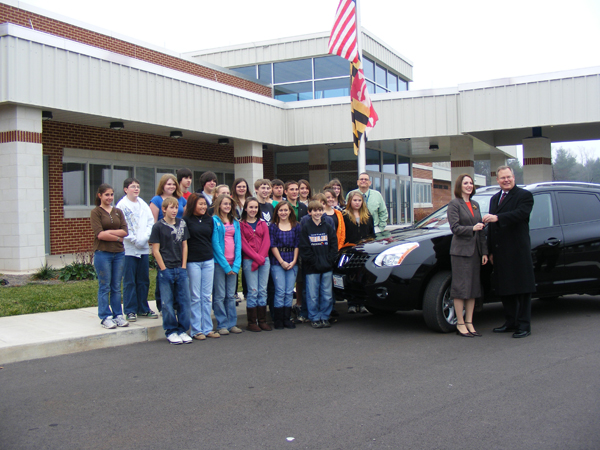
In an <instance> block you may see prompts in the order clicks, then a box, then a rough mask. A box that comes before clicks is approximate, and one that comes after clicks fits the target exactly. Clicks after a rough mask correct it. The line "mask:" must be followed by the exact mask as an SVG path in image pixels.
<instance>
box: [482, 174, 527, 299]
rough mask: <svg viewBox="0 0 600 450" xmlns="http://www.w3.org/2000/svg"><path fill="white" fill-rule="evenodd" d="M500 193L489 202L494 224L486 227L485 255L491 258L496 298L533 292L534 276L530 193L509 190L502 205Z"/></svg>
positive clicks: (513, 189)
mask: <svg viewBox="0 0 600 450" xmlns="http://www.w3.org/2000/svg"><path fill="white" fill-rule="evenodd" d="M501 195H502V191H500V192H498V193H497V194H496V195H494V196H493V197H492V198H491V199H490V214H494V215H496V216H498V222H491V223H490V224H489V226H488V238H487V239H488V252H489V254H490V255H493V258H494V265H493V267H494V276H493V280H494V282H495V287H496V292H497V293H498V295H514V294H527V293H530V292H535V275H534V273H533V260H532V257H531V242H530V240H529V215H530V214H531V209H532V208H533V195H532V194H531V192H529V191H527V190H525V189H521V188H519V187H517V186H515V187H514V188H512V189H511V190H510V191H509V192H508V194H507V195H506V197H504V200H502V204H500V205H498V202H499V201H500V196H501Z"/></svg>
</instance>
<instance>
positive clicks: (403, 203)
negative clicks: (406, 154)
mask: <svg viewBox="0 0 600 450" xmlns="http://www.w3.org/2000/svg"><path fill="white" fill-rule="evenodd" d="M398 183H399V189H398V191H399V192H398V196H399V200H398V202H399V204H398V215H399V218H398V223H400V224H410V223H412V207H411V202H410V198H411V197H410V177H404V176H399V177H398Z"/></svg>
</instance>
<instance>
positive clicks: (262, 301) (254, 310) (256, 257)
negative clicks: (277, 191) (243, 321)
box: [240, 197, 271, 331]
mask: <svg viewBox="0 0 600 450" xmlns="http://www.w3.org/2000/svg"><path fill="white" fill-rule="evenodd" d="M241 217H242V220H241V223H240V230H241V233H242V258H243V260H242V270H243V271H244V276H245V278H246V284H247V286H248V296H247V297H246V302H247V303H246V311H247V314H248V327H247V328H246V329H247V330H249V331H261V330H265V331H271V327H270V326H269V325H267V283H268V281H269V272H270V269H271V264H270V262H269V248H270V247H271V238H270V236H269V226H268V225H267V222H265V221H264V220H262V219H261V218H260V209H259V205H258V200H257V199H256V198H254V197H249V198H248V199H246V202H245V203H244V208H243V209H242V216H241Z"/></svg>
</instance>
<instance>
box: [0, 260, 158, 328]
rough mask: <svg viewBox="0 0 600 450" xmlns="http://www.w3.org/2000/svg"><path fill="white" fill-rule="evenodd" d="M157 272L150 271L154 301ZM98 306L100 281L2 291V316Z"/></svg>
mask: <svg viewBox="0 0 600 450" xmlns="http://www.w3.org/2000/svg"><path fill="white" fill-rule="evenodd" d="M155 282H156V270H153V269H151V270H150V291H149V293H148V298H149V299H150V300H154V286H155ZM97 305H98V281H73V282H68V283H62V282H61V283H58V284H32V283H30V284H26V285H24V286H14V287H3V288H0V317H4V316H17V315H20V314H32V313H38V312H47V311H62V310H65V309H77V308H87V307H90V306H97Z"/></svg>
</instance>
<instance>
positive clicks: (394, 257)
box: [374, 242, 419, 267]
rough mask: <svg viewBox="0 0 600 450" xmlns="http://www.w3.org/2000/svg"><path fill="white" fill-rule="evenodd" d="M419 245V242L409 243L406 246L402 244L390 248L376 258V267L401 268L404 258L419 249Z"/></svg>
mask: <svg viewBox="0 0 600 450" xmlns="http://www.w3.org/2000/svg"><path fill="white" fill-rule="evenodd" d="M418 247H419V244H418V243H417V242H407V243H405V244H400V245H397V246H395V247H392V248H388V249H387V250H385V251H383V252H381V253H380V254H379V255H377V257H376V258H375V261H374V263H375V265H376V266H379V267H382V266H399V265H400V264H402V261H404V258H406V256H408V254H409V253H410V252H412V251H413V250H414V249H416V248H418Z"/></svg>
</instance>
